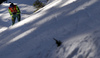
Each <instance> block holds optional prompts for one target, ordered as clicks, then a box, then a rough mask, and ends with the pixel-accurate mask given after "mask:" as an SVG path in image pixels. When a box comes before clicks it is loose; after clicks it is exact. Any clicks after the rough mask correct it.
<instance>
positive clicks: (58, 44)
mask: <svg viewBox="0 0 100 58" xmlns="http://www.w3.org/2000/svg"><path fill="white" fill-rule="evenodd" d="M53 39H54V40H55V41H56V44H57V47H59V46H60V45H61V44H62V42H61V41H59V40H56V39H55V38H53Z"/></svg>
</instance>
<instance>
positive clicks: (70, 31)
mask: <svg viewBox="0 0 100 58" xmlns="http://www.w3.org/2000/svg"><path fill="white" fill-rule="evenodd" d="M99 5H100V1H99V0H54V1H53V0H51V2H49V4H47V5H46V6H45V7H43V8H41V9H40V10H39V11H37V12H36V13H34V14H32V15H30V17H28V18H26V19H24V20H22V21H21V22H19V23H16V24H15V25H14V26H10V27H8V28H7V29H6V30H5V31H3V32H2V33H0V58H100V50H99V49H100V42H99V41H100V36H99V35H100V30H99V29H100V27H99V25H100V19H99V16H100V12H99V10H100V7H99ZM2 14H4V13H2ZM1 19H2V18H1ZM2 23H3V22H2ZM53 38H56V39H57V40H61V41H62V42H63V43H62V45H61V46H60V47H57V46H56V44H55V41H54V40H53Z"/></svg>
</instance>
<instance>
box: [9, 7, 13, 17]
mask: <svg viewBox="0 0 100 58" xmlns="http://www.w3.org/2000/svg"><path fill="white" fill-rule="evenodd" d="M8 11H9V13H10V15H11V16H13V14H12V12H11V10H10V9H9V8H8Z"/></svg>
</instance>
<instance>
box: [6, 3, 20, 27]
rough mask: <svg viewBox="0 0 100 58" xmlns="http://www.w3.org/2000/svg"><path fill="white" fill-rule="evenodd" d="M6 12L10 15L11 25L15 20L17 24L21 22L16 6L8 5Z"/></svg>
mask: <svg viewBox="0 0 100 58" xmlns="http://www.w3.org/2000/svg"><path fill="white" fill-rule="evenodd" d="M8 11H9V13H10V15H11V16H12V25H14V24H15V20H16V18H17V20H18V22H19V21H20V20H21V16H20V9H19V7H18V6H17V5H14V4H13V3H11V4H10V6H9V8H8Z"/></svg>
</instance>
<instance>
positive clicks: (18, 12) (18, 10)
mask: <svg viewBox="0 0 100 58" xmlns="http://www.w3.org/2000/svg"><path fill="white" fill-rule="evenodd" d="M16 9H17V14H20V9H19V7H18V6H17V5H16Z"/></svg>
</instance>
